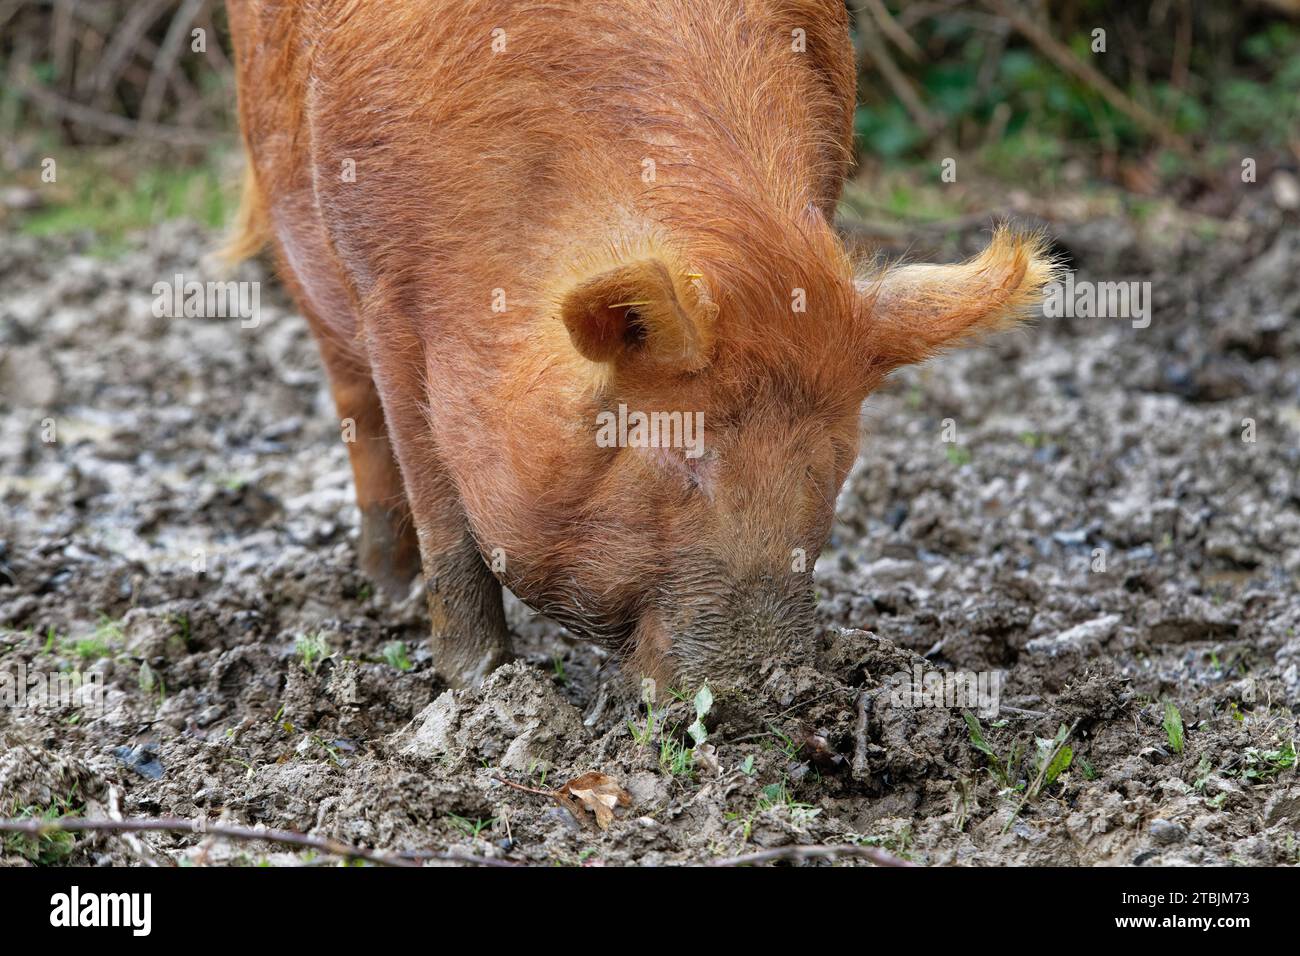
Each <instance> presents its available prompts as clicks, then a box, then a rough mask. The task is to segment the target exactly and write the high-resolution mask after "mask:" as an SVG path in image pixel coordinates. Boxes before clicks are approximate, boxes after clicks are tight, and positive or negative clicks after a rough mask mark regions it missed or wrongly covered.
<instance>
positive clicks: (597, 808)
mask: <svg viewBox="0 0 1300 956" xmlns="http://www.w3.org/2000/svg"><path fill="white" fill-rule="evenodd" d="M555 799H556V800H557V801H558V802H559V803H560V805H561V806H563V807H564V808H565V809H566V810H568V811H569V812H570V813H572V814H573V816H574V819H577V820H584V821H585V818H584V817H583V816H581V815H580V814H578V813H575V812H574V811H575V810H576V809H577V804H575V803H574V800H576V801H577V802H578V804H581V805H582V806H583V807H585V808H586V809H587V810H589V811H591V812H592V813H593V814H595V816H596V825H597V826H599V827H600V828H601V829H602V830H606V829H608V828H609V825H610V824H611V823H612V822H613V821H614V808H615V807H630V806H631V805H632V796H631V794H629V793H628V792H627V791H626V790H624V789H623V788H622V787H620V786H619V785H618V782H617V781H616V780H615V779H614V778H613V777H610V776H606V775H605V774H603V773H584V774H583V775H582V776H581V777H574V778H573V779H572V780H570V781H569V782H568V783H566V784H565V785H564V786H562V787H560V789H559V790H557V791H555Z"/></svg>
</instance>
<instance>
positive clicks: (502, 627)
mask: <svg viewBox="0 0 1300 956" xmlns="http://www.w3.org/2000/svg"><path fill="white" fill-rule="evenodd" d="M457 507H459V503H457ZM422 550H423V554H424V585H425V594H426V597H427V598H428V602H429V621H430V625H431V627H432V631H431V635H430V650H431V651H432V654H433V664H434V668H435V669H436V670H437V671H438V675H439V676H440V677H442V678H443V679H444V680H445V681H446V682H447V683H448V684H450V685H451V686H452V687H458V688H459V687H475V686H477V685H478V684H480V683H482V681H483V678H485V677H487V676H488V674H491V673H492V672H493V671H494V670H496V669H497V668H498V667H499V666H501V665H502V664H504V663H505V662H506V661H508V660H509V659H510V656H511V654H510V633H509V631H508V630H507V629H506V615H505V609H504V607H503V606H502V603H501V585H500V584H498V583H497V580H496V578H494V577H493V576H492V573H491V572H490V571H489V570H488V566H487V565H486V564H484V563H483V558H482V556H481V555H480V554H479V551H478V546H477V545H475V543H474V540H473V539H472V538H471V537H470V536H469V535H468V534H465V535H464V536H463V537H462V538H461V541H460V543H459V544H458V545H456V546H454V547H452V548H450V549H447V550H440V551H437V552H436V553H431V552H430V551H428V550H424V549H422Z"/></svg>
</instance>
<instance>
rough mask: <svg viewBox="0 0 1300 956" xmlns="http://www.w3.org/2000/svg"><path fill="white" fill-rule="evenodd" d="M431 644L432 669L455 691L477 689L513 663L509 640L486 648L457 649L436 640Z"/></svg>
mask: <svg viewBox="0 0 1300 956" xmlns="http://www.w3.org/2000/svg"><path fill="white" fill-rule="evenodd" d="M431 643H432V648H431V650H432V651H433V669H434V670H435V671H436V672H437V674H438V676H439V677H441V678H442V679H443V680H445V681H446V682H447V686H449V687H452V688H454V689H455V690H466V689H468V688H472V687H478V686H479V685H480V684H482V683H483V681H485V680H486V679H487V677H488V675H489V674H491V673H492V672H493V671H494V670H496V669H497V668H498V667H500V666H501V665H502V664H508V663H510V661H512V660H514V654H513V653H512V652H511V650H510V642H509V640H508V639H506V640H503V641H501V642H499V643H494V644H493V646H491V647H489V648H482V647H478V648H474V647H466V646H464V645H463V644H462V645H460V646H456V645H455V642H448V641H444V640H440V639H439V638H437V637H435V638H433V640H432V642H431ZM448 644H452V646H450V647H448V646H447V645H448Z"/></svg>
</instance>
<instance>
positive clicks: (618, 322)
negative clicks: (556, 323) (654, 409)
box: [560, 257, 718, 371]
mask: <svg viewBox="0 0 1300 956" xmlns="http://www.w3.org/2000/svg"><path fill="white" fill-rule="evenodd" d="M717 316H718V307H717V306H716V305H714V304H713V302H712V301H710V299H709V297H708V295H707V293H706V292H705V291H704V287H703V285H702V283H701V282H700V277H699V276H694V275H687V274H685V273H678V272H677V271H675V270H673V269H670V268H669V267H668V265H667V264H666V263H665V262H664V261H663V260H661V259H659V258H655V257H651V258H646V259H638V260H636V261H633V262H625V263H621V264H619V265H617V266H614V267H613V268H610V269H606V270H604V271H602V272H598V273H597V274H595V275H592V276H588V277H587V278H584V279H580V280H578V281H577V282H576V283H575V284H573V285H572V286H570V287H569V288H568V290H567V291H565V292H564V293H563V294H562V295H561V297H560V317H561V318H562V319H563V320H564V325H565V327H566V328H567V329H568V330H569V337H570V338H571V339H572V340H573V345H574V347H575V348H576V349H577V350H578V352H579V353H581V354H582V355H583V356H585V357H586V358H588V359H590V360H591V361H593V362H609V363H616V362H621V361H625V360H632V359H637V358H641V359H646V360H648V361H650V362H653V363H654V364H657V365H661V366H664V367H666V368H671V369H673V370H678V371H696V370H698V369H700V368H702V367H704V366H705V365H707V364H708V362H709V359H710V357H711V355H712V352H713V333H714V326H715V324H716V319H717Z"/></svg>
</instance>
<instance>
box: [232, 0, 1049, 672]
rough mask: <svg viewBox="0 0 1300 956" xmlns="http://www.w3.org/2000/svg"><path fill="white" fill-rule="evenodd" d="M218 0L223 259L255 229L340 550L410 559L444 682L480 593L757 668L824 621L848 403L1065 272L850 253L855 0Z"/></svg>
mask: <svg viewBox="0 0 1300 956" xmlns="http://www.w3.org/2000/svg"><path fill="white" fill-rule="evenodd" d="M228 12H229V17H230V23H231V27H232V30H233V35H234V45H235V55H236V64H237V78H238V94H239V115H240V123H241V129H242V134H243V139H244V145H245V149H246V152H247V155H248V159H249V162H248V173H247V176H246V182H245V188H244V196H243V201H242V204H241V207H240V212H239V216H238V221H237V224H236V225H237V228H236V230H235V232H234V235H233V239H232V242H231V245H230V248H229V250H228V252H229V255H230V256H231V258H232V259H239V258H241V257H243V256H247V255H250V254H253V253H254V252H256V251H257V250H258V249H260V248H262V247H263V246H265V245H266V244H268V243H269V244H270V245H271V246H272V247H273V250H274V254H275V257H276V262H277V264H278V270H279V272H280V274H281V275H282V276H283V279H284V281H285V283H286V284H287V286H288V288H289V290H290V291H291V293H292V295H293V297H294V298H295V300H296V301H297V303H298V305H299V306H300V307H301V310H302V312H303V313H304V315H305V316H306V318H307V320H308V322H309V324H310V326H311V328H312V330H313V333H314V336H315V338H316V339H317V340H318V342H319V346H320V352H321V356H322V359H323V363H324V366H325V368H326V371H327V374H328V377H329V383H330V387H331V391H332V394H333V398H334V401H335V404H336V406H337V411H338V415H339V417H340V419H342V420H343V421H344V422H347V423H350V424H351V426H352V430H353V432H354V434H355V440H354V441H351V442H350V443H349V444H348V446H347V450H348V454H349V456H350V459H351V465H352V471H353V475H354V479H355V485H356V499H357V504H358V506H359V509H360V523H361V524H360V527H361V530H360V539H359V545H358V547H359V555H358V559H359V563H360V566H361V568H362V570H363V571H364V572H365V573H366V574H368V575H370V576H371V577H372V578H373V579H374V580H375V581H376V582H378V583H379V584H380V585H381V586H382V587H384V588H385V589H387V590H389V591H391V592H395V593H399V594H400V593H409V591H410V588H411V585H412V584H413V581H414V579H415V577H416V575H418V574H420V573H421V572H422V573H423V583H424V591H425V594H426V597H427V603H428V609H429V617H430V623H431V645H430V646H431V651H432V658H433V662H434V665H435V667H436V669H437V671H438V673H439V675H440V676H441V677H442V678H443V679H445V680H446V682H447V683H448V684H449V685H451V686H453V687H467V686H472V685H475V684H476V683H478V682H480V681H481V680H482V679H483V678H484V676H485V675H487V674H488V673H490V672H491V671H492V670H493V669H494V668H495V667H497V666H498V665H499V664H500V663H502V662H503V661H505V660H507V659H508V658H509V656H510V642H509V631H508V628H507V625H506V620H505V615H504V613H503V609H502V607H503V605H502V587H503V586H504V587H506V588H509V589H510V590H511V591H512V592H513V593H514V594H515V595H517V596H518V597H519V598H520V599H521V600H522V601H524V602H525V603H526V604H528V605H529V606H530V607H532V608H533V609H535V610H536V611H538V612H541V613H542V614H544V615H547V616H549V617H550V618H552V619H553V620H555V621H557V622H558V623H559V624H561V625H563V626H564V627H565V628H567V629H568V630H569V631H571V632H573V634H575V635H576V636H578V637H580V638H584V639H588V640H591V641H595V642H599V643H600V644H601V645H604V646H606V647H608V648H610V649H612V650H613V651H614V652H616V653H617V654H618V655H619V656H620V658H621V660H623V661H624V666H625V667H626V669H627V670H628V672H629V673H631V674H634V675H645V676H650V677H653V678H655V679H657V680H660V681H667V682H680V683H682V684H685V685H692V684H697V683H698V682H699V681H702V680H705V679H710V680H713V681H715V682H724V683H725V682H727V681H731V682H737V681H743V680H744V679H745V678H746V676H752V675H753V674H755V673H756V672H757V671H759V669H761V667H762V666H763V663H764V661H766V660H768V659H770V658H771V656H772V655H773V654H775V653H779V652H780V650H781V649H782V648H784V647H787V646H789V645H790V643H791V642H792V641H797V640H800V639H802V638H803V637H805V636H807V635H808V634H809V633H810V632H811V631H812V629H813V627H814V609H815V603H814V597H813V588H812V569H813V564H814V562H815V560H816V557H817V554H818V553H819V551H820V550H821V548H822V546H823V545H824V544H825V542H826V540H827V538H828V536H829V533H830V528H831V523H832V519H833V514H834V504H835V501H836V497H837V495H838V493H839V490H840V488H841V486H842V485H843V483H844V481H845V479H846V477H847V475H848V472H849V469H850V467H851V466H852V464H853V462H854V461H855V459H856V456H857V454H858V440H859V438H858V436H859V415H860V408H861V405H862V402H863V400H864V398H865V397H866V396H867V395H868V394H869V393H870V392H871V391H872V390H873V389H876V388H878V387H879V386H880V385H881V384H882V382H884V381H885V379H886V376H887V375H888V374H889V373H890V372H891V371H893V370H894V369H897V368H899V367H901V366H904V365H907V364H909V363H915V362H921V361H923V360H925V359H927V358H929V357H931V356H933V355H935V354H936V353H938V352H940V351H942V350H943V349H945V348H947V347H950V346H954V345H957V344H960V343H964V342H967V341H970V340H973V339H975V338H977V337H979V336H981V335H982V334H984V333H987V332H990V331H994V330H999V329H1004V328H1007V327H1009V326H1012V325H1014V324H1015V323H1016V322H1018V321H1019V320H1021V319H1022V318H1023V317H1024V316H1025V315H1026V314H1027V313H1029V312H1030V311H1031V310H1032V309H1033V307H1034V306H1035V304H1036V303H1037V302H1038V301H1039V299H1040V295H1041V290H1042V288H1043V286H1044V285H1045V284H1046V283H1047V282H1049V281H1051V279H1052V276H1053V264H1052V260H1051V258H1050V256H1049V254H1048V252H1047V250H1046V248H1045V243H1044V241H1043V240H1042V238H1041V237H1038V236H1032V235H1023V234H1018V233H1017V232H1015V231H1013V230H1011V229H1008V228H999V229H998V230H997V231H995V232H994V234H993V235H992V238H991V241H990V243H989V245H988V246H987V248H986V249H985V250H984V252H982V253H981V254H980V255H978V256H977V257H975V258H974V259H971V260H970V261H967V262H965V263H960V264H952V265H917V264H909V265H900V264H861V263H857V262H855V261H854V260H853V258H852V257H850V256H849V255H848V254H847V253H846V250H845V247H844V246H843V244H842V242H841V240H840V238H839V237H838V235H837V233H836V231H835V229H834V227H833V217H834V213H835V209H836V204H837V201H838V199H839V195H840V191H841V187H842V184H843V181H844V179H845V176H846V174H847V172H848V170H849V167H850V162H851V155H852V150H851V148H852V143H853V134H852V117H853V111H854V104H855V67H854V60H853V51H852V48H851V45H850V42H849V33H848V22H847V16H846V13H845V5H844V3H843V2H842V0H547V2H544V3H519V2H517V0H385V2H383V3H366V2H362V0H316V2H312V3H283V2H271V0H240V2H236V0H230V2H229V3H228ZM620 416H621V417H620ZM674 416H676V417H674ZM616 420H617V421H618V422H620V423H621V424H619V425H618V426H617V427H614V426H613V423H614V422H615V421H616ZM648 421H657V422H659V423H660V424H661V425H662V426H663V427H662V428H659V429H657V431H658V433H659V434H658V440H648V439H647V433H648V431H650V430H649V429H648V428H647V427H646V422H648ZM685 422H690V423H692V424H694V423H698V424H699V425H700V428H699V433H698V434H693V435H692V441H691V442H690V443H689V445H687V443H686V442H684V441H675V440H674V436H675V435H676V434H677V431H678V430H679V428H680V426H679V424H678V423H685ZM665 432H667V439H666V440H665V434H664V433H665ZM602 436H603V438H604V440H601V438H602ZM678 437H680V436H678ZM611 438H612V439H613V440H611ZM650 438H651V439H653V438H654V436H653V435H651V436H650ZM684 445H686V446H687V447H682V446H684Z"/></svg>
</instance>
